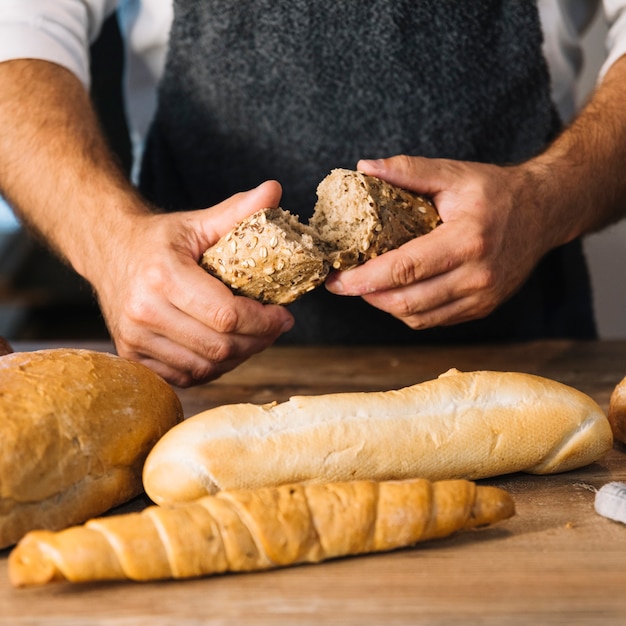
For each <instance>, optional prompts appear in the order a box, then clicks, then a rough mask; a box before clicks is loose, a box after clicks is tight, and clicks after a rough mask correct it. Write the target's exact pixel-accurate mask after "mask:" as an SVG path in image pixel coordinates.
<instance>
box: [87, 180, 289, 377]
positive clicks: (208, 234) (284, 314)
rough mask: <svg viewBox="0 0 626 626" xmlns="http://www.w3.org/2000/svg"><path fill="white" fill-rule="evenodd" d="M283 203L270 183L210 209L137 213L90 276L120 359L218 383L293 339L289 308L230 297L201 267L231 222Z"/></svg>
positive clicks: (164, 373)
mask: <svg viewBox="0 0 626 626" xmlns="http://www.w3.org/2000/svg"><path fill="white" fill-rule="evenodd" d="M280 196H281V189H280V185H279V184H278V183H276V182H275V181H268V182H265V183H263V184H262V185H260V186H259V187H257V188H256V189H253V190H251V191H248V192H245V193H240V194H236V195H235V196H233V197H231V198H229V199H227V200H225V201H224V202H222V203H220V204H218V205H216V206H215V207H213V208H209V209H203V210H198V211H188V212H180V213H171V214H145V213H142V214H139V215H134V216H133V217H132V218H131V220H130V224H127V225H124V227H123V228H120V231H119V232H116V233H115V236H114V237H112V238H111V239H110V240H109V241H108V242H107V244H106V245H107V246H108V249H107V250H106V252H105V254H103V255H102V257H101V258H102V263H101V264H100V265H99V266H98V265H96V266H95V270H94V267H92V271H90V276H89V280H90V282H91V284H92V285H93V286H94V287H95V289H96V293H97V296H98V299H99V301H100V305H101V309H102V312H103V314H104V317H105V320H106V322H107V325H108V328H109V331H110V333H111V336H112V338H113V341H114V342H115V346H116V349H117V352H118V354H119V355H120V356H122V357H126V358H130V359H134V360H137V361H140V362H143V363H144V364H146V365H147V366H148V367H150V368H151V369H153V370H154V371H156V372H157V373H158V374H160V375H161V376H162V377H163V378H165V379H166V380H167V381H169V382H170V383H172V384H175V385H178V386H181V387H187V386H191V385H194V384H199V383H203V382H206V381H209V380H212V379H215V378H217V377H219V376H220V375H222V374H223V373H225V372H227V371H228V370H231V369H233V368H234V367H236V366H237V365H239V364H240V363H242V362H243V361H245V360H246V359H247V358H248V357H250V356H251V355H253V354H255V353H257V352H260V351H262V350H263V349H265V348H267V347H268V346H270V345H271V344H272V343H273V342H274V341H275V340H276V339H277V338H278V337H279V336H280V335H281V333H283V332H286V331H287V330H289V329H290V328H291V327H292V325H293V317H292V316H291V314H290V313H289V312H288V311H287V310H286V309H285V308H283V307H280V306H275V305H268V306H264V305H262V304H261V303H259V302H256V301H254V300H251V299H249V298H245V297H239V296H235V295H233V293H232V292H231V291H230V289H229V288H228V287H226V286H225V285H224V284H222V283H221V282H220V281H219V280H217V279H216V278H214V277H212V276H211V275H209V274H208V273H207V272H206V271H205V270H204V269H202V268H201V267H200V266H199V265H198V261H199V259H200V257H201V255H202V253H203V252H204V251H205V250H206V249H207V248H208V247H209V246H211V245H213V244H214V243H215V242H216V241H217V240H218V239H219V238H220V237H222V236H223V235H224V234H226V233H227V232H228V231H229V230H230V229H231V228H232V227H233V226H234V225H235V224H236V223H237V222H239V221H241V220H242V219H244V218H245V217H247V216H248V215H251V214H252V213H254V212H256V211H258V210H260V209H262V208H265V207H275V206H278V202H279V201H280Z"/></svg>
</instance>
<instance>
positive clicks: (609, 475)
mask: <svg viewBox="0 0 626 626" xmlns="http://www.w3.org/2000/svg"><path fill="white" fill-rule="evenodd" d="M64 345H70V344H64ZM73 345H77V344H73ZM14 347H15V348H16V349H19V350H27V349H34V348H36V347H48V346H47V345H46V346H39V345H38V346H35V345H31V344H22V345H16V346H14ZM84 347H90V348H94V349H108V348H107V346H106V345H105V344H102V345H100V344H96V345H86V346H84ZM450 367H457V368H459V369H462V370H463V369H464V370H471V369H494V370H516V371H523V372H529V373H536V374H540V375H543V376H547V377H550V378H553V379H556V380H559V381H561V382H564V383H567V384H570V385H572V386H574V387H577V388H578V389H580V390H582V391H584V392H586V393H588V394H589V395H591V396H592V397H593V398H595V399H596V400H597V401H598V402H599V404H600V405H601V406H602V407H603V408H604V409H605V410H606V409H607V408H608V402H609V396H610V393H611V391H612V389H613V388H614V386H615V384H616V383H617V382H618V381H619V380H621V378H622V377H623V376H625V375H626V341H602V342H583V343H577V342H571V341H554V342H537V343H527V344H518V345H509V346H476V347H454V348H451V347H445V348H444V347H437V348H433V347H410V348H407V347H400V348H398V347H389V348H371V349H368V348H287V347H283V348H273V349H271V350H269V351H267V352H265V353H264V354H261V355H258V356H257V357H254V358H253V359H251V360H250V361H249V362H247V363H245V364H244V365H242V366H241V367H239V368H238V369H237V370H236V371H234V372H231V373H229V374H227V375H226V376H224V377H223V378H221V379H220V380H218V381H215V382H213V383H210V384H207V385H204V386H201V387H197V388H194V389H189V390H177V391H178V393H179V395H180V398H181V400H182V403H183V405H184V408H185V413H186V415H187V416H189V415H192V414H194V413H197V412H199V411H200V410H203V409H206V408H209V407H211V406H215V405H218V404H225V403H234V402H244V401H245V402H267V401H270V400H279V401H280V400H285V399H287V398H288V397H289V396H290V395H293V394H319V393H327V392H336V391H351V390H375V389H392V388H399V387H402V386H406V385H409V384H413V383H416V382H420V381H423V380H427V379H430V378H434V377H436V376H437V375H438V374H440V373H441V372H443V371H445V370H447V369H448V368H450ZM612 480H626V448H624V447H623V446H621V445H617V444H616V445H615V447H614V449H613V450H612V451H611V452H610V453H609V454H608V455H607V456H606V457H605V458H604V459H602V460H601V461H599V462H598V463H595V464H593V465H591V466H589V467H586V468H584V469H581V470H577V471H573V472H569V473H565V474H560V475H556V476H530V475H526V474H514V475H509V476H504V477H498V478H493V479H490V480H486V481H481V482H483V483H487V484H494V485H497V486H500V487H503V488H505V489H507V490H508V491H509V492H510V493H511V494H512V495H513V497H514V499H515V501H516V507H517V513H516V516H515V517H514V518H512V519H510V520H507V521H505V522H502V523H500V524H498V525H495V526H493V527H490V528H486V529H481V530H476V531H471V532H467V533H464V534H458V535H455V536H453V537H450V538H447V539H443V540H437V541H431V542H428V543H425V544H420V545H418V546H417V547H415V548H412V549H406V550H401V551H397V552H393V553H389V554H382V555H368V556H363V557H355V558H346V559H341V560H337V561H332V562H326V563H322V564H317V565H306V566H299V567H293V568H287V569H283V570H277V571H271V572H263V573H258V574H256V573H255V574H237V575H225V576H215V577H209V578H204V579H200V580H191V581H180V582H159V583H141V584H137V583H104V584H103V583H99V584H86V585H78V586H72V585H70V584H54V585H49V586H46V587H39V588H30V589H20V590H16V589H13V588H11V587H10V585H9V583H8V579H7V556H8V551H4V552H0V624H7V625H9V624H10V625H11V626H21V625H23V626H31V625H37V624H50V625H55V626H86V625H104V624H107V625H109V624H116V625H120V626H128V625H131V624H133V625H134V624H141V625H144V624H145V625H150V626H152V625H155V624H159V625H160V624H163V625H165V624H167V625H172V626H197V625H200V624H219V625H226V624H237V625H247V624H251V625H261V624H263V625H268V626H269V625H276V626H281V625H285V624H294V625H298V626H300V625H303V626H305V625H309V624H310V625H313V624H315V625H317V624H341V625H344V624H346V625H347V624H358V625H359V626H363V625H369V624H375V625H377V626H378V625H380V626H393V625H397V624H411V625H419V624H435V625H445V624H451V623H458V624H463V625H472V624H489V625H492V624H493V625H498V626H502V625H517V624H524V625H526V624H533V625H542V626H543V625H551V624H568V625H581V626H582V625H584V626H589V625H594V624H603V625H604V624H626V525H622V524H619V523H617V522H612V521H610V520H608V519H605V518H603V517H601V516H599V515H598V514H596V513H595V511H594V508H593V501H594V497H595V491H596V490H597V489H598V488H599V487H601V486H602V485H603V484H605V483H607V482H609V481H612ZM141 503H142V500H138V501H135V502H133V503H131V504H130V507H136V506H141Z"/></svg>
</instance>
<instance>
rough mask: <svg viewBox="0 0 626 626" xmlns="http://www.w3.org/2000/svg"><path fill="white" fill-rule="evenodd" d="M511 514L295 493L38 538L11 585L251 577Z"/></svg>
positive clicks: (460, 497) (407, 488)
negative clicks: (228, 574) (233, 575)
mask: <svg viewBox="0 0 626 626" xmlns="http://www.w3.org/2000/svg"><path fill="white" fill-rule="evenodd" d="M513 514H514V504H513V500H512V498H511V497H510V495H509V494H508V493H507V492H505V491H502V490H500V489H497V488H495V487H477V486H476V485H475V484H474V483H473V482H469V481H465V480H454V481H442V482H436V483H431V482H429V481H427V480H423V479H414V480H408V481H398V482H383V483H377V482H374V481H355V482H348V483H324V484H316V485H303V484H292V485H282V486H280V487H268V488H264V489H258V490H240V491H223V492H220V493H219V494H217V495H215V496H205V497H204V498H201V499H199V500H197V501H194V502H190V503H186V504H181V505H178V506H175V507H171V508H166V507H159V506H151V507H148V508H147V509H145V510H143V511H142V512H141V513H130V514H126V515H117V516H112V517H108V518H102V519H94V520H91V521H89V522H87V523H86V524H85V525H83V526H75V527H73V528H69V529H67V530H64V531H61V532H57V533H53V532H50V531H33V532H31V533H29V534H28V535H26V536H25V537H24V538H23V539H22V541H20V543H19V544H18V546H17V547H16V548H15V549H14V550H13V552H12V553H11V555H10V557H9V577H10V580H11V582H12V584H13V585H15V586H25V585H33V584H44V583H48V582H51V581H58V580H68V581H71V582H86V581H93V580H114V579H118V580H122V579H131V580H138V581H139V580H141V581H145V580H155V579H165V578H190V577H197V576H205V575H209V574H217V573H221V572H227V571H230V572H246V571H253V570H266V569H270V568H276V567H284V566H288V565H292V564H296V563H305V562H318V561H322V560H325V559H331V558H334V557H340V556H345V555H352V554H361V553H366V552H380V551H385V550H393V549H395V548H400V547H403V546H409V545H412V544H414V543H416V542H418V541H425V540H427V539H433V538H438V537H445V536H447V535H450V534H452V533H454V532H455V531H458V530H461V529H468V528H473V527H477V526H483V525H486V524H490V523H493V522H497V521H499V520H502V519H506V518H508V517H510V516H511V515H513Z"/></svg>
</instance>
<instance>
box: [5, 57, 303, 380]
mask: <svg viewBox="0 0 626 626" xmlns="http://www.w3.org/2000/svg"><path fill="white" fill-rule="evenodd" d="M0 119H1V120H3V121H4V123H3V127H2V132H1V133H0V191H1V192H2V194H3V195H4V196H5V197H6V198H7V200H8V201H9V202H10V203H11V205H12V206H13V207H14V208H15V209H16V211H17V213H18V214H19V215H20V217H21V219H22V220H23V221H24V222H25V223H26V224H28V225H29V226H30V227H31V228H32V229H33V230H36V231H37V232H38V233H39V234H40V235H41V236H42V237H43V238H44V239H45V240H46V241H47V242H48V243H49V244H50V245H51V246H52V247H53V248H54V249H55V250H56V251H57V253H58V254H59V255H61V256H62V257H63V258H64V259H65V260H66V261H67V262H68V263H69V264H70V265H71V266H72V267H73V268H74V269H75V270H76V271H77V272H78V273H79V274H80V275H81V276H83V277H84V278H86V279H87V280H88V281H89V282H90V283H91V285H92V286H93V287H94V290H95V292H96V294H97V297H98V299H99V301H100V305H101V307H102V311H103V313H104V316H105V319H106V321H107V324H108V327H109V330H110V331H111V335H112V338H113V340H114V341H115V345H116V348H117V351H118V353H119V354H120V355H121V356H125V357H128V358H133V359H137V360H140V361H143V362H144V363H146V364H147V365H149V366H151V367H152V368H153V369H155V371H157V372H158V373H160V374H161V375H162V376H164V377H165V378H167V379H168V380H170V381H171V382H173V383H176V384H179V385H191V384H194V383H199V382H203V381H206V380H210V379H212V378H215V377H217V376H219V375H221V374H222V373H223V372H225V371H227V370H229V369H232V368H233V367H235V366H236V365H238V364H239V363H241V362H242V361H243V360H245V359H246V358H248V357H249V356H250V355H252V354H254V353H255V352H258V351H260V350H263V349H264V348H265V347H267V346H268V345H270V344H271V343H272V342H273V341H274V340H275V339H276V338H277V337H278V336H279V335H280V333H281V332H284V331H285V330H286V329H288V328H289V327H290V326H291V324H292V323H293V320H292V318H291V315H290V314H289V313H288V312H287V311H286V310H285V309H283V308H282V307H264V306H262V305H260V304H259V303H258V302H253V301H251V300H248V299H246V298H237V297H235V296H233V295H232V293H231V292H230V290H228V289H227V288H226V287H225V286H224V285H222V284H221V283H219V281H217V280H215V279H213V278H212V277H210V276H209V275H208V274H207V273H206V272H204V271H203V270H202V269H201V268H199V267H198V264H197V260H198V259H199V257H200V255H201V254H202V252H203V251H204V249H206V247H208V246H209V245H211V243H213V242H214V241H215V240H216V239H217V238H219V236H221V235H222V234H224V233H225V232H226V231H227V230H229V229H230V228H231V227H232V225H233V224H234V223H236V222H237V221H239V220H241V219H243V218H244V217H245V216H247V215H249V214H251V213H253V212H254V211H256V210H258V209H260V208H263V207H265V206H276V204H277V203H278V201H279V200H280V193H281V190H280V186H279V185H278V184H277V183H275V182H272V181H269V182H267V183H264V184H263V185H261V186H260V187H258V188H257V189H255V190H252V191H249V192H246V193H242V194H238V195H236V196H233V197H232V198H230V199H228V200H226V201H225V202H223V203H221V204H220V205H218V206H216V207H214V208H211V209H206V210H201V211H193V212H187V213H176V214H172V215H166V214H159V213H158V212H157V211H155V210H154V209H153V208H152V207H150V206H148V205H147V204H146V203H145V202H144V201H143V200H142V198H141V197H140V196H139V194H138V193H137V192H136V190H135V189H134V188H133V187H132V185H131V184H130V183H129V182H128V180H127V179H126V176H125V175H124V173H123V172H122V171H121V169H120V168H119V167H118V165H117V163H116V162H115V160H114V158H113V157H112V155H111V153H110V151H109V149H108V147H107V145H106V141H105V140H104V139H103V137H102V134H101V132H100V129H99V125H98V121H97V119H96V116H95V114H94V112H93V109H92V106H91V102H90V100H89V95H88V93H87V92H86V91H85V89H84V87H83V86H82V84H81V83H80V81H79V80H78V79H77V78H76V77H74V75H73V74H71V73H70V72H69V71H67V70H65V69H63V68H61V67H60V66H57V65H55V64H52V63H48V62H45V61H36V60H15V61H7V62H5V63H0Z"/></svg>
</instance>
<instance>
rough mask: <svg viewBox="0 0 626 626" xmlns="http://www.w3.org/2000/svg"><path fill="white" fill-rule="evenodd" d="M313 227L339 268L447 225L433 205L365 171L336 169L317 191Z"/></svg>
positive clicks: (349, 266) (348, 267) (366, 259)
mask: <svg viewBox="0 0 626 626" xmlns="http://www.w3.org/2000/svg"><path fill="white" fill-rule="evenodd" d="M317 198H318V199H317V203H316V205H315V212H314V214H313V216H312V218H311V220H310V222H309V225H310V226H311V227H312V228H314V229H315V231H316V232H317V234H318V236H319V237H320V238H321V239H322V241H324V244H325V250H326V254H327V257H328V260H329V262H330V263H331V265H332V267H333V268H334V269H338V270H346V269H350V268H352V267H356V266H357V265H361V264H362V263H365V261H368V260H369V259H372V258H374V257H376V256H378V255H380V254H383V253H385V252H388V251H389V250H393V249H395V248H398V247H400V246H401V245H403V244H405V243H406V242H407V241H410V240H411V239H414V238H415V237H419V236H420V235H424V234H426V233H429V232H430V231H431V230H433V229H434V228H435V227H436V226H438V225H439V224H440V223H441V219H440V217H439V213H438V212H437V209H436V208H435V206H434V205H433V203H432V202H431V201H430V200H429V199H427V198H425V197H423V196H419V195H416V194H414V193H411V192H409V191H406V190H404V189H400V188H399V187H395V186H393V185H390V184H389V183H387V182H385V181H384V180H381V179H379V178H374V177H373V176H367V175H366V174H363V173H362V172H355V171H352V170H346V169H334V170H333V171H332V172H331V173H330V174H329V175H328V176H326V178H324V180H322V182H321V183H320V184H319V185H318V187H317Z"/></svg>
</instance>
